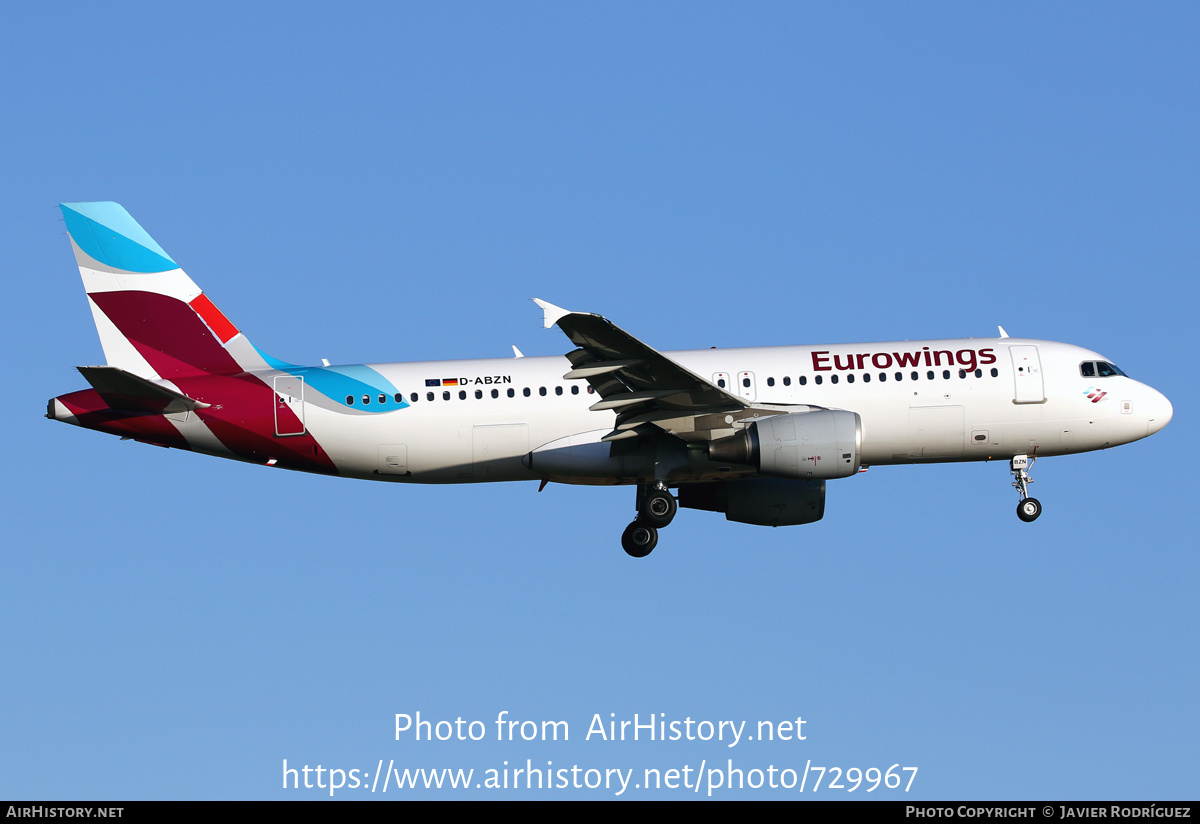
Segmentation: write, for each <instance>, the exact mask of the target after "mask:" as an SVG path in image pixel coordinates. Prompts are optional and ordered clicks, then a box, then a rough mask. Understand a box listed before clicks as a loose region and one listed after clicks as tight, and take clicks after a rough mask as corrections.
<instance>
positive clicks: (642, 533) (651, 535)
mask: <svg viewBox="0 0 1200 824" xmlns="http://www.w3.org/2000/svg"><path fill="white" fill-rule="evenodd" d="M637 508H638V516H637V518H636V519H635V520H634V522H633V523H631V524H630V525H629V526H627V527H625V531H624V532H623V533H621V547H622V548H623V549H624V550H625V552H627V553H628V554H629V555H631V556H633V557H634V558H645V557H646V556H647V555H649V554H650V552H651V551H652V550H653V549H654V547H655V546H656V545H657V544H658V531H659V530H660V529H662V528H663V527H665V526H667V525H668V524H670V523H671V521H672V519H674V517H675V513H676V512H678V511H679V504H678V503H676V501H675V498H674V497H673V496H672V495H671V493H670V492H669V491H668V490H667V487H666V485H665V484H663V483H661V482H656V483H653V484H644V485H641V486H639V487H638V495H637Z"/></svg>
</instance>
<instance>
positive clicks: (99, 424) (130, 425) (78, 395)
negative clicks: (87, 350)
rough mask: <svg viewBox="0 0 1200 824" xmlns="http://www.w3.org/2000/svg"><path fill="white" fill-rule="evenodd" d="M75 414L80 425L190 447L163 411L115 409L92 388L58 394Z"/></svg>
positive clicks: (122, 435) (135, 437)
mask: <svg viewBox="0 0 1200 824" xmlns="http://www.w3.org/2000/svg"><path fill="white" fill-rule="evenodd" d="M58 400H59V401H61V402H62V404H63V406H65V407H67V410H68V411H69V412H70V413H71V414H72V415H74V416H75V418H76V420H78V421H79V425H80V426H82V427H84V428H86V429H95V430H96V431H98V432H107V433H109V434H111V435H120V436H121V437H128V438H134V439H136V440H139V441H146V442H148V443H153V444H158V445H159V446H172V447H175V448H176V449H191V447H190V446H188V442H187V441H186V440H185V439H184V437H183V436H182V435H180V434H179V430H178V429H176V428H175V427H174V426H172V425H171V422H170V421H168V420H167V419H166V418H164V417H163V416H162V415H156V414H154V413H153V412H142V413H138V412H118V411H116V410H114V409H110V408H109V406H108V404H107V403H105V402H104V399H103V398H101V397H100V393H99V392H97V391H96V390H95V389H81V390H79V391H78V392H72V393H71V394H69V395H62V396H60V397H59V398H58Z"/></svg>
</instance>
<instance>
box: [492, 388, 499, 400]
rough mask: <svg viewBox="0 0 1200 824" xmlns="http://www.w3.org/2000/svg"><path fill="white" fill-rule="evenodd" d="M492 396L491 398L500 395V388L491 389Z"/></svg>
mask: <svg viewBox="0 0 1200 824" xmlns="http://www.w3.org/2000/svg"><path fill="white" fill-rule="evenodd" d="M492 397H493V398H498V397H500V390H499V389H493V390H492Z"/></svg>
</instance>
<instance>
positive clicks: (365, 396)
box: [363, 395, 371, 406]
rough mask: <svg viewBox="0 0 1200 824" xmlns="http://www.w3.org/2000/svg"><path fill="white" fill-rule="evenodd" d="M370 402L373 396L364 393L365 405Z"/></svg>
mask: <svg viewBox="0 0 1200 824" xmlns="http://www.w3.org/2000/svg"><path fill="white" fill-rule="evenodd" d="M370 402H371V396H370V395H363V406H366V405H367V404H369V403H370Z"/></svg>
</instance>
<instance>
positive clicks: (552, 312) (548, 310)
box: [533, 298, 575, 329]
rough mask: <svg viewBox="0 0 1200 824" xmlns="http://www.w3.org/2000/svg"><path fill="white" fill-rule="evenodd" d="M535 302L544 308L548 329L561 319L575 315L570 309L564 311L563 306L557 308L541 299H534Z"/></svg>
mask: <svg viewBox="0 0 1200 824" xmlns="http://www.w3.org/2000/svg"><path fill="white" fill-rule="evenodd" d="M533 302H534V303H536V304H537V305H538V306H540V307H542V312H543V313H544V318H543V322H544V325H545V328H546V329H549V328H550V327H551V326H553V325H554V324H556V323H558V321H559V319H560V318H565V317H566V316H567V315H574V314H575V313H574V312H572V311H571V310H570V309H564V308H562V307H561V306H555V305H554V304H553V303H547V302H546V301H544V300H542V299H541V298H534V299H533Z"/></svg>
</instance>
